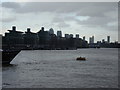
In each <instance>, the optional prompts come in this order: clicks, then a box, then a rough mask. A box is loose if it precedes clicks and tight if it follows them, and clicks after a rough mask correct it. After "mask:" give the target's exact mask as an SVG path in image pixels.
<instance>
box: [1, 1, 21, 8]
mask: <svg viewBox="0 0 120 90" xmlns="http://www.w3.org/2000/svg"><path fill="white" fill-rule="evenodd" d="M2 7H5V8H12V9H17V8H20V7H21V6H20V4H19V3H16V2H3V3H2Z"/></svg>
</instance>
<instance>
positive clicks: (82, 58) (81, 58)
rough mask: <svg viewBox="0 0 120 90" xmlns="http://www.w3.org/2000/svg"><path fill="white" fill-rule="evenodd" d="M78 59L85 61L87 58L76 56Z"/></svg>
mask: <svg viewBox="0 0 120 90" xmlns="http://www.w3.org/2000/svg"><path fill="white" fill-rule="evenodd" d="M76 60H78V61H79V60H81V61H85V60H86V58H85V57H78V58H76Z"/></svg>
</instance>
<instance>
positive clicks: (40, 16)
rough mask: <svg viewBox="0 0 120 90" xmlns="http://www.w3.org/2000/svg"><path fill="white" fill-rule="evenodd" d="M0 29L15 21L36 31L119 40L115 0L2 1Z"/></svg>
mask: <svg viewBox="0 0 120 90" xmlns="http://www.w3.org/2000/svg"><path fill="white" fill-rule="evenodd" d="M0 7H1V10H2V19H1V20H0V22H2V32H1V33H5V32H6V31H7V30H8V29H11V26H12V25H16V26H17V29H18V30H21V31H26V28H27V27H30V28H31V31H32V32H38V31H39V30H40V28H41V26H44V27H45V30H49V29H50V28H53V29H54V31H55V33H56V31H57V30H61V31H62V33H63V36H64V34H66V33H68V34H71V33H72V34H74V36H75V34H79V35H80V37H81V38H82V37H83V36H86V40H88V38H89V37H90V36H93V35H94V36H95V41H97V40H102V39H103V38H104V39H106V37H107V36H108V35H109V36H111V41H115V40H118V3H117V2H96V3H95V2H66V3H65V2H56V3H55V2H2V5H1V6H0Z"/></svg>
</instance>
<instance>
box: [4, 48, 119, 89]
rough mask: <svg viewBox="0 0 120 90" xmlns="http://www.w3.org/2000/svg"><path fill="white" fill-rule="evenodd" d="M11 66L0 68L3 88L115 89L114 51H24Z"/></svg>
mask: <svg viewBox="0 0 120 90" xmlns="http://www.w3.org/2000/svg"><path fill="white" fill-rule="evenodd" d="M78 56H84V57H86V59H87V60H86V61H76V58H77V57H78ZM11 64H12V65H10V66H6V67H3V68H2V70H3V71H2V75H3V76H2V87H3V88H117V87H118V49H113V48H111V49H105V48H100V49H79V50H29V51H25V50H24V51H21V52H20V53H19V54H18V55H17V56H16V57H15V58H14V59H13V61H12V62H11Z"/></svg>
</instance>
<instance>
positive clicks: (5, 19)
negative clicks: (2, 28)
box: [0, 18, 16, 23]
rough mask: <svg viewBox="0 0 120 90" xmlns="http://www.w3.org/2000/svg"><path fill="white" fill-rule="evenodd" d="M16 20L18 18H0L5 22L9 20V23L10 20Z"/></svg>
mask: <svg viewBox="0 0 120 90" xmlns="http://www.w3.org/2000/svg"><path fill="white" fill-rule="evenodd" d="M15 20H16V18H4V19H3V18H2V20H0V21H2V22H3V23H4V22H7V23H8V22H13V21H15Z"/></svg>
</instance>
